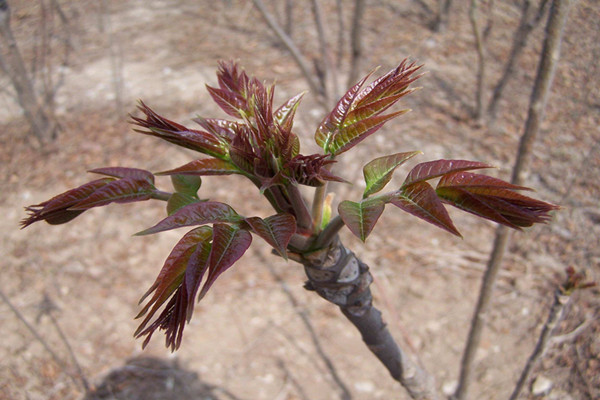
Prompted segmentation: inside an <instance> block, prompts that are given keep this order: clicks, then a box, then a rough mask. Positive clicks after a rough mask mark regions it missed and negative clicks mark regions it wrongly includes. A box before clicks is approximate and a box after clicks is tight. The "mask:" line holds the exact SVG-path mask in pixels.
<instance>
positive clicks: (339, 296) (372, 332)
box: [302, 238, 440, 399]
mask: <svg viewBox="0 0 600 400" xmlns="http://www.w3.org/2000/svg"><path fill="white" fill-rule="evenodd" d="M302 263H303V265H304V270H305V272H306V276H307V277H308V281H307V282H306V285H305V288H306V289H308V290H314V291H316V292H317V294H319V296H321V297H323V298H324V299H325V300H327V301H329V302H331V303H333V304H335V305H337V306H339V307H340V309H341V311H342V313H343V314H344V315H345V316H346V318H348V320H349V321H350V322H352V324H353V325H354V326H355V327H356V328H357V329H358V330H359V332H360V333H361V335H362V338H363V341H364V342H365V344H366V345H367V347H368V348H369V350H371V352H372V353H373V354H374V355H375V356H376V357H377V358H378V359H379V360H380V361H381V362H382V363H383V365H384V366H385V367H386V368H387V370H388V371H389V373H390V374H391V375H392V377H393V378H394V379H395V380H397V381H398V382H400V383H401V384H402V386H404V388H405V389H406V390H407V391H408V393H409V395H410V396H411V397H412V398H413V399H438V398H440V396H439V395H438V393H437V392H436V388H435V381H434V379H433V377H432V376H431V375H430V374H429V373H427V372H426V371H425V370H424V369H423V368H421V366H420V365H419V364H418V363H416V362H414V361H413V360H412V359H411V358H410V357H407V355H406V354H405V353H404V352H403V351H402V349H401V348H400V347H399V346H398V344H397V343H396V341H395V340H394V338H393V337H392V335H391V333H390V331H389V329H388V328H387V325H386V324H385V322H384V321H383V319H382V317H381V312H380V311H379V310H377V309H376V308H375V307H373V296H372V295H371V290H370V288H369V287H370V285H371V283H372V282H373V277H372V275H371V273H370V272H369V267H368V266H367V265H366V264H365V263H363V262H362V261H361V260H359V259H358V258H357V257H356V256H355V255H354V253H352V252H351V251H349V250H348V249H346V248H345V247H344V246H343V245H342V244H341V243H340V241H339V239H338V238H336V239H335V240H334V241H333V242H332V243H331V245H330V246H329V247H327V248H325V249H321V250H318V251H315V252H313V253H308V254H305V255H304V256H303V259H302Z"/></svg>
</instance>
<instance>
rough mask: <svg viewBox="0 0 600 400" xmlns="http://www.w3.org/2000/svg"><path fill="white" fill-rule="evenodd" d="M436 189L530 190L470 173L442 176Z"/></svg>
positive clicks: (462, 172)
mask: <svg viewBox="0 0 600 400" xmlns="http://www.w3.org/2000/svg"><path fill="white" fill-rule="evenodd" d="M437 187H438V188H443V187H461V188H469V189H475V188H497V189H510V190H531V189H530V188H528V187H525V186H517V185H513V184H512V183H508V182H506V181H503V180H502V179H498V178H494V177H491V176H488V175H481V174H474V173H471V172H464V171H461V172H454V173H451V174H446V175H444V176H442V178H441V179H440V181H439V183H438V185H437Z"/></svg>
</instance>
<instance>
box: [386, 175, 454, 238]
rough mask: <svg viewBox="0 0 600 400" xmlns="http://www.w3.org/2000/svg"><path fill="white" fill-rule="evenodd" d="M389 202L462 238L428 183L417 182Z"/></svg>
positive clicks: (399, 191)
mask: <svg viewBox="0 0 600 400" xmlns="http://www.w3.org/2000/svg"><path fill="white" fill-rule="evenodd" d="M388 202H390V203H392V204H393V205H395V206H396V207H399V208H401V209H402V210H404V211H406V212H407V213H409V214H412V215H414V216H415V217H418V218H421V219H423V220H425V221H427V222H429V223H431V224H433V225H435V226H437V227H439V228H442V229H444V230H445V231H448V232H450V233H452V234H453V235H456V236H461V235H460V233H459V232H458V230H457V229H456V227H455V226H454V224H453V223H452V220H451V219H450V215H448V211H446V209H445V208H444V205H443V204H442V202H441V200H440V199H439V198H438V196H437V194H436V193H435V190H433V188H432V187H431V185H429V184H428V183H427V182H416V183H413V184H411V185H409V186H404V187H402V189H400V190H398V191H397V192H395V193H394V194H393V195H392V196H391V197H389V198H388Z"/></svg>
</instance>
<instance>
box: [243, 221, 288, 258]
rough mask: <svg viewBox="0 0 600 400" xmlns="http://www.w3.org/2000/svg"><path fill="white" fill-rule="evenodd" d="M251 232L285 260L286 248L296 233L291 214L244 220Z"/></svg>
mask: <svg viewBox="0 0 600 400" xmlns="http://www.w3.org/2000/svg"><path fill="white" fill-rule="evenodd" d="M244 221H246V223H248V225H250V227H251V228H252V231H253V232H254V233H256V234H257V235H258V236H260V237H261V238H263V239H264V240H265V241H266V242H267V243H269V244H270V245H271V246H273V248H274V249H275V250H277V252H278V253H279V254H280V255H281V256H282V257H283V258H285V259H286V260H287V250H286V249H287V246H288V243H289V242H290V239H291V237H292V235H293V234H294V233H296V219H295V218H294V216H293V215H291V214H276V215H271V216H270V217H267V218H265V219H262V218H259V217H250V218H246V219H245V220H244Z"/></svg>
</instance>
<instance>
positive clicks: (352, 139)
mask: <svg viewBox="0 0 600 400" xmlns="http://www.w3.org/2000/svg"><path fill="white" fill-rule="evenodd" d="M408 111H410V110H400V111H397V112H394V113H391V114H385V115H373V116H371V117H369V118H367V119H365V120H362V121H358V122H355V123H354V124H352V125H349V126H347V127H344V128H342V129H341V130H339V131H337V132H336V133H335V134H334V135H333V137H332V138H331V141H330V143H329V144H328V146H327V148H326V150H325V151H326V152H328V153H330V154H332V155H336V156H337V155H339V154H341V153H343V152H345V151H348V150H350V149H351V148H352V147H354V146H356V145H357V144H358V143H359V142H361V141H363V140H364V139H366V138H367V137H368V136H369V135H372V134H373V133H375V132H377V130H379V128H381V127H382V126H383V125H384V124H385V123H386V122H387V121H389V120H391V119H393V118H396V117H397V116H399V115H402V114H405V113H407V112H408Z"/></svg>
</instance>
